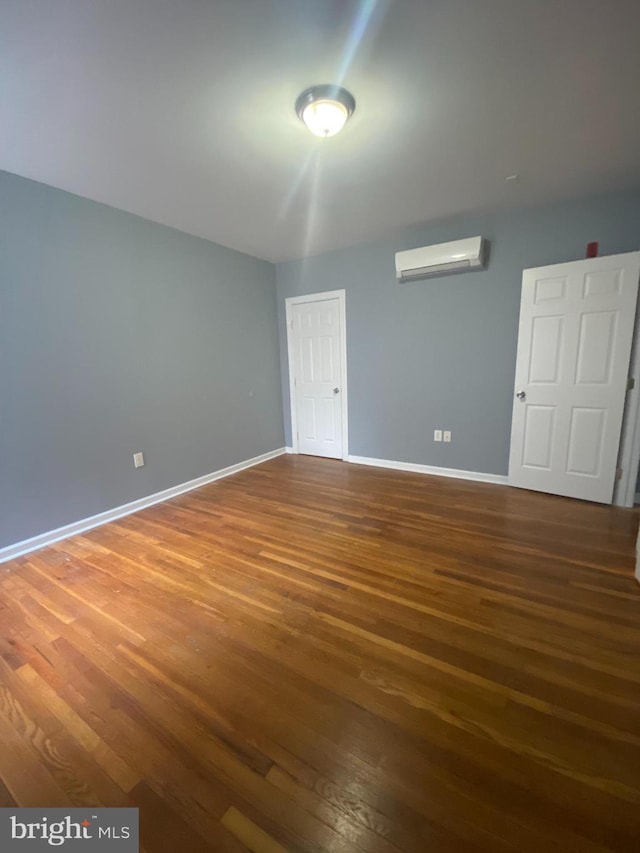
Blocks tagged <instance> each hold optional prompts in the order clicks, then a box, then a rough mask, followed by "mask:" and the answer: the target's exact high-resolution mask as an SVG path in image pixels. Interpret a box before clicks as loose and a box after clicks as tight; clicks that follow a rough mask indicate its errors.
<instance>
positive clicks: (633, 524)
mask: <svg viewBox="0 0 640 853" xmlns="http://www.w3.org/2000/svg"><path fill="white" fill-rule="evenodd" d="M637 525H638V515H637V513H636V512H635V511H629V510H617V509H612V508H609V507H602V506H597V505H591V504H586V503H582V502H579V501H571V500H568V499H564V498H556V497H551V496H547V495H539V494H535V493H531V492H523V491H518V490H515V489H509V488H506V487H503V486H492V485H486V484H473V483H467V482H462V481H457V480H447V479H441V478H434V477H425V476H421V475H414V474H406V473H396V472H391V471H385V470H380V469H373V468H364V467H359V466H356V465H348V464H346V463H342V462H334V461H331V460H322V459H313V458H309V457H293V456H288V457H281V458H278V459H275V460H273V461H271V462H268V463H265V464H263V465H261V466H259V467H256V468H254V469H251V470H249V471H245V472H243V473H241V474H238V475H236V476H234V477H231V478H228V479H226V480H222V481H220V482H218V483H215V484H213V485H210V486H207V487H204V488H203V489H200V490H199V491H196V492H191V493H189V494H187V495H184V496H182V497H180V498H177V499H175V500H173V501H171V502H169V503H165V504H160V505H158V506H156V507H153V508H151V509H148V510H146V511H144V512H141V513H139V514H137V515H132V516H128V517H127V518H124V519H122V520H120V521H118V522H114V523H111V524H109V525H106V526H104V527H101V528H98V529H96V530H94V531H92V532H90V533H88V534H85V535H83V536H78V537H75V538H73V539H69V540H66V541H64V542H60V543H59V544H57V545H54V546H51V547H49V548H47V549H44V550H42V551H39V552H37V553H34V554H31V555H28V556H25V557H22V558H19V559H17V560H14V561H13V562H11V563H7V564H5V565H3V566H0V744H1V753H0V806H12V805H16V804H17V805H20V806H42V805H50V806H69V805H105V806H113V805H135V806H138V807H139V808H140V820H141V841H142V847H141V849H143V850H144V851H146V853H165V851H166V853H169V851H171V853H174V851H177V850H179V851H182V853H191V851H193V853H200V851H223V853H227V852H228V853H239V851H246V850H251V851H254V853H275V852H276V851H283V850H285V851H290V853H293V851H331V853H358V851H366V852H367V853H397V851H419V853H423V851H425V853H426V851H429V853H453V851H455V853H460V851H532V853H541V851H544V853H552V851H558V853H560V851H563V853H564V851H580V853H601V851H605V850H606V851H638V850H639V849H640V713H639V708H640V619H639V616H640V585H638V584H637V582H636V581H635V579H634V578H633V562H634V554H635V550H634V548H635V535H636V531H637Z"/></svg>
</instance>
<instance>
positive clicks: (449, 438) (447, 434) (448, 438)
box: [442, 429, 451, 443]
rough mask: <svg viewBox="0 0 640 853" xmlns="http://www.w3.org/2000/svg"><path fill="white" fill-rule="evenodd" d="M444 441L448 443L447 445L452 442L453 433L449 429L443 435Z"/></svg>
mask: <svg viewBox="0 0 640 853" xmlns="http://www.w3.org/2000/svg"><path fill="white" fill-rule="evenodd" d="M442 440H443V441H446V442H447V443H449V442H450V441H451V433H450V432H449V430H448V429H445V431H444V432H443V433H442Z"/></svg>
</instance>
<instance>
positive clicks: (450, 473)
mask: <svg viewBox="0 0 640 853" xmlns="http://www.w3.org/2000/svg"><path fill="white" fill-rule="evenodd" d="M347 461H348V462H354V463H355V464H356V465H372V466H374V467H375V468H392V469H393V470H394V471H412V472H413V473H414V474H433V475H435V476H436V477H453V478H455V479H456V480H474V481H475V482H478V483H496V484H498V485H501V486H506V485H507V484H508V482H509V478H508V477H507V476H506V474H483V473H481V472H480V471H460V470H458V469H457V468H437V467H436V466H435V465H419V464H418V463H416V462H394V461H393V460H392V459H374V458H372V457H369V456H348V457H347Z"/></svg>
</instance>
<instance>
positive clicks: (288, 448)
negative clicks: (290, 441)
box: [284, 447, 294, 453]
mask: <svg viewBox="0 0 640 853" xmlns="http://www.w3.org/2000/svg"><path fill="white" fill-rule="evenodd" d="M284 452H285V453H293V452H294V450H293V447H285V449H284Z"/></svg>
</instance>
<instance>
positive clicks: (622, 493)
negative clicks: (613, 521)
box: [613, 293, 640, 507]
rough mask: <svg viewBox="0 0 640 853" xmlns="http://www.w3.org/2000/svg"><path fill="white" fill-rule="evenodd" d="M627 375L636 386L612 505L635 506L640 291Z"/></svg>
mask: <svg viewBox="0 0 640 853" xmlns="http://www.w3.org/2000/svg"><path fill="white" fill-rule="evenodd" d="M627 375H628V376H630V377H633V379H634V386H633V388H631V389H630V390H629V391H627V397H626V400H625V403H624V414H623V415H622V432H621V435H620V449H619V451H618V467H619V468H621V469H622V476H621V477H620V479H619V480H617V481H616V484H615V487H614V490H613V506H624V507H632V506H633V505H634V503H635V492H636V480H637V478H638V467H639V466H640V293H639V295H638V304H637V306H636V323H635V326H634V329H633V340H632V343H631V358H630V360H629V372H628V374H627Z"/></svg>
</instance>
